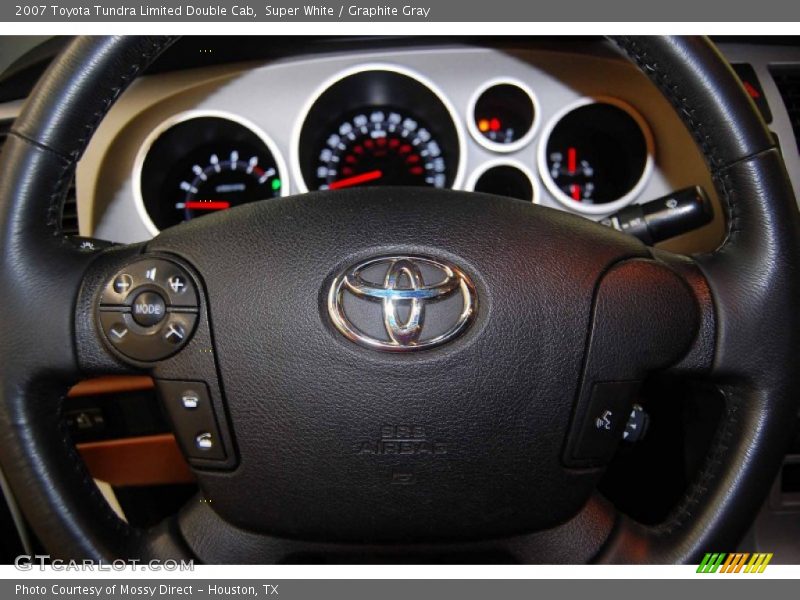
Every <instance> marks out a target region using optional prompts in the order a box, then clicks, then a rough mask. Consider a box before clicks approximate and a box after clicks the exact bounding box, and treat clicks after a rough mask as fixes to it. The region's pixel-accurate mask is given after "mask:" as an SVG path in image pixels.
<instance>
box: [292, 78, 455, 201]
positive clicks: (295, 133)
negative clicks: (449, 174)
mask: <svg viewBox="0 0 800 600" xmlns="http://www.w3.org/2000/svg"><path fill="white" fill-rule="evenodd" d="M370 71H378V72H379V71H389V72H391V73H396V74H398V75H404V76H406V77H409V78H410V79H413V80H415V81H416V82H417V83H419V84H420V85H422V86H423V87H425V88H427V89H428V91H430V92H431V93H432V94H433V95H434V96H436V98H437V99H438V100H439V101H440V102H441V103H442V105H443V106H444V108H445V110H446V111H447V113H448V114H449V115H450V120H451V122H452V124H453V128H454V129H455V132H456V140H457V143H458V163H457V164H456V168H455V174H454V176H453V183H452V185H451V186H450V188H449V189H453V190H460V189H464V188H463V187H462V186H463V182H464V172H465V170H466V154H467V143H466V139H465V137H464V128H463V127H462V125H461V120H460V117H459V115H458V112H457V111H456V109H455V106H454V105H453V103H452V102H451V101H450V99H449V98H448V97H447V96H446V95H445V93H444V92H443V91H442V90H441V88H439V87H438V86H437V85H436V84H435V83H433V81H432V80H431V79H429V78H428V77H426V76H425V75H423V74H422V73H420V72H419V71H417V70H415V69H411V68H409V67H406V66H402V65H397V64H393V63H383V62H370V63H360V64H357V65H353V66H350V67H347V68H346V69H341V70H339V71H337V72H336V73H334V74H333V75H332V76H330V77H329V78H327V79H326V80H325V81H323V82H322V84H321V85H319V86H318V87H317V88H316V89H315V90H314V92H313V93H312V94H311V95H310V96H309V97H308V99H307V100H306V103H305V104H304V105H303V108H302V109H301V110H300V112H299V113H298V116H297V119H296V120H295V123H294V127H293V128H292V134H291V139H290V144H291V148H290V158H289V160H290V163H291V169H292V177H293V178H294V181H295V186H296V187H297V191H298V192H299V193H307V192H308V191H309V188H308V185H307V183H306V181H305V178H304V177H303V169H302V165H301V164H300V136H301V134H302V131H303V126H304V125H305V123H306V120H307V119H308V116H309V114H310V112H311V109H312V108H313V107H314V105H315V104H316V103H317V101H318V100H319V99H320V97H321V96H322V95H323V94H324V93H325V92H326V91H328V89H330V88H331V87H333V86H334V85H336V84H337V83H339V82H340V81H342V80H344V79H346V78H348V77H350V76H352V75H358V74H360V73H366V72H370ZM403 109H404V110H413V107H411V108H406V107H404V108H403Z"/></svg>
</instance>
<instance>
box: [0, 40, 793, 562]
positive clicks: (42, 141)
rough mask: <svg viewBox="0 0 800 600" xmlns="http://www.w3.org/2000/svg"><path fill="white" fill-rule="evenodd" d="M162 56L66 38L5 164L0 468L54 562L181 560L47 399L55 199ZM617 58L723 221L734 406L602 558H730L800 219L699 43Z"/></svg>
mask: <svg viewBox="0 0 800 600" xmlns="http://www.w3.org/2000/svg"><path fill="white" fill-rule="evenodd" d="M168 43H169V40H167V39H152V38H142V39H133V38H126V39H122V40H114V39H80V40H78V41H76V42H75V43H74V44H72V45H71V46H70V47H69V48H68V49H67V50H66V52H65V54H64V55H63V56H62V57H61V58H60V59H59V61H57V63H56V64H55V65H54V67H53V68H52V69H51V70H50V71H49V72H48V74H47V75H46V77H45V79H44V81H43V82H42V83H41V84H40V86H39V87H38V88H37V90H36V91H35V92H34V95H33V98H32V100H31V101H30V102H29V104H28V105H27V106H26V108H25V110H24V111H23V114H22V116H21V118H20V119H19V121H18V122H17V123H16V124H15V126H14V129H13V130H12V131H13V133H12V136H11V137H10V141H9V144H8V146H7V147H6V149H5V150H4V152H3V156H2V163H1V164H0V168H2V170H3V178H2V183H0V186H1V187H0V209H1V210H0V257H1V258H0V267H1V270H0V282H2V285H3V286H4V289H6V290H7V294H8V300H7V307H8V311H7V315H11V318H8V316H6V317H4V319H2V320H0V353H1V356H0V358H2V364H3V367H2V371H0V377H1V378H2V387H1V388H0V389H1V390H2V398H0V426H2V431H3V444H2V448H0V461H1V462H2V466H3V469H4V472H5V473H6V474H7V476H8V477H9V480H10V482H11V484H12V487H13V489H14V492H15V494H16V495H17V497H18V498H19V499H20V501H21V503H22V506H23V509H24V510H25V512H26V515H27V516H28V517H29V518H30V519H31V521H32V523H33V525H34V527H35V528H36V531H37V534H38V535H39V536H40V537H41V538H42V540H43V541H44V542H45V544H46V545H47V546H48V548H49V549H50V550H51V552H53V553H54V554H58V555H61V556H74V557H83V556H88V557H94V558H99V557H105V558H111V557H116V556H129V555H138V556H148V555H154V554H160V555H166V554H176V555H181V554H183V553H184V552H186V549H185V548H184V547H183V546H182V544H181V542H180V541H179V540H178V537H177V536H176V535H175V531H174V530H170V528H169V527H167V528H166V529H163V530H155V531H151V532H146V533H141V532H135V531H132V530H130V529H128V528H126V527H125V526H124V524H122V523H121V522H120V521H119V520H118V519H116V518H115V517H113V515H111V514H110V512H109V511H108V508H107V507H106V506H105V505H104V503H103V502H102V501H101V500H100V499H99V497H98V495H97V493H96V491H95V490H94V488H93V486H92V484H91V482H90V481H89V480H88V479H87V476H86V473H85V470H84V469H83V468H82V466H81V465H80V463H79V462H77V461H75V460H74V455H73V454H70V450H69V447H70V445H69V443H68V441H67V440H65V439H64V438H63V436H62V435H61V432H60V431H59V430H58V428H57V422H56V414H57V413H56V411H57V408H58V399H59V396H60V395H61V394H63V392H64V390H65V386H66V384H67V383H68V382H69V381H70V380H71V378H72V377H74V376H75V371H76V362H75V353H74V350H73V349H72V348H71V337H70V336H71V322H72V316H71V314H69V313H70V312H71V310H72V309H73V308H74V302H75V297H76V295H77V289H78V286H79V284H80V278H81V275H82V273H83V272H84V270H85V269H86V268H88V267H87V259H86V258H85V257H84V256H83V255H77V254H75V253H74V252H73V251H72V250H71V249H68V248H67V247H66V246H65V245H63V244H62V242H61V240H60V239H59V236H58V233H59V232H58V231H57V215H58V213H59V206H60V203H61V201H62V200H63V194H64V192H65V189H64V188H65V185H66V182H67V181H68V178H69V177H70V176H71V174H72V168H73V167H74V161H75V160H76V159H77V158H78V157H79V156H80V154H81V152H82V151H83V147H84V145H85V143H86V142H87V141H88V138H89V136H90V135H91V133H92V132H93V130H94V128H95V127H96V126H97V124H98V123H99V121H100V120H101V119H102V117H103V115H104V112H105V111H106V110H107V109H108V107H109V106H110V105H111V104H112V103H113V102H114V100H115V99H116V98H117V97H118V95H119V94H120V93H121V92H122V91H123V90H124V88H125V87H126V86H127V84H128V83H130V81H131V80H132V79H133V78H134V77H135V76H136V74H137V72H138V71H139V70H141V68H143V67H144V66H145V65H146V63H147V61H148V60H150V59H152V57H154V56H155V55H157V54H158V52H159V51H160V49H161V48H163V47H164V46H165V45H166V44H168ZM618 43H619V44H620V46H621V47H622V48H623V49H624V50H625V51H626V52H627V53H628V54H629V55H630V56H631V58H632V60H634V61H635V62H636V63H637V64H638V65H639V66H640V67H641V68H642V69H643V70H644V71H645V72H646V73H647V74H648V75H649V76H650V77H651V78H652V79H653V81H654V82H655V83H656V85H658V86H659V88H660V89H661V90H662V91H663V92H664V93H665V95H666V96H667V97H668V98H669V99H670V100H671V101H672V103H673V104H674V105H675V107H676V110H677V111H678V112H679V113H680V114H681V116H682V118H683V119H684V121H685V122H686V124H687V127H688V128H689V129H690V131H691V132H692V134H693V135H694V136H695V139H696V140H697V141H698V144H699V145H700V147H701V149H702V150H703V152H704V154H705V156H706V159H707V161H708V163H709V166H710V168H711V170H712V172H713V174H714V176H715V181H716V182H717V187H718V192H719V193H720V196H721V198H722V199H723V203H724V204H725V205H726V208H727V210H728V217H729V234H728V236H727V239H726V242H725V244H724V246H723V247H722V248H721V249H720V250H718V251H717V252H715V253H714V254H712V255H709V256H704V257H699V258H698V263H699V265H700V266H701V268H702V271H703V273H704V274H705V275H706V277H707V279H708V283H709V287H710V289H711V290H712V293H713V296H714V301H715V306H716V311H717V314H716V323H717V328H718V329H717V343H718V348H717V352H716V355H715V359H714V368H713V371H712V374H711V376H712V377H713V378H714V379H715V381H716V382H717V383H718V384H719V385H720V387H721V388H722V389H723V391H724V392H725V394H726V398H727V402H728V404H727V411H726V419H725V421H724V423H723V424H722V427H721V430H720V433H719V437H718V441H717V443H716V445H715V446H714V448H713V449H712V452H711V454H710V456H709V460H708V464H707V467H706V468H705V469H704V470H703V472H702V475H701V478H700V479H699V481H698V482H697V483H696V485H695V486H694V487H693V488H692V489H691V490H690V492H689V493H688V495H687V497H686V498H685V500H684V502H682V503H681V505H680V506H679V507H678V509H677V510H676V512H675V514H674V515H673V516H672V518H670V519H669V521H668V522H666V523H664V524H663V525H662V526H660V527H656V528H644V527H642V526H640V525H637V524H633V523H629V522H627V521H623V524H622V526H621V527H620V528H619V534H618V535H617V536H616V537H615V538H614V539H613V540H612V542H611V543H610V544H609V545H608V546H607V548H606V551H605V553H604V554H602V555H601V556H600V559H601V560H606V561H613V562H618V561H626V562H628V561H633V562H643V561H648V562H682V561H691V560H695V559H696V558H697V556H698V554H699V553H701V552H703V551H706V550H708V549H709V548H712V549H720V548H724V547H729V546H730V545H731V544H733V543H734V542H735V540H736V539H737V538H738V536H739V535H740V534H741V532H742V531H743V530H744V529H745V527H746V526H747V524H748V523H749V520H750V518H751V517H752V515H753V514H754V511H755V508H756V507H757V506H758V504H759V503H760V501H761V499H762V497H763V495H764V493H765V492H766V490H767V488H768V484H769V482H770V481H771V478H772V476H773V474H774V471H775V469H776V468H777V466H778V464H779V460H780V457H781V452H782V450H783V442H784V441H785V439H786V437H787V435H788V431H789V427H790V426H791V422H792V421H791V420H790V419H789V418H787V417H788V415H790V414H793V411H795V410H796V407H797V401H796V399H795V398H794V397H793V395H792V392H793V391H794V390H795V389H797V384H798V383H799V382H798V381H797V378H798V372H800V370H798V368H797V367H798V365H797V358H796V356H795V354H796V348H797V347H798V344H797V342H798V341H799V340H798V339H797V336H798V334H799V332H800V327H798V325H800V324H798V322H797V319H798V317H797V315H796V312H797V311H796V310H795V309H796V305H797V300H798V298H799V297H800V294H798V282H799V281H800V278H799V277H798V273H797V257H798V250H799V248H798V217H797V208H796V204H795V201H794V198H793V195H792V191H791V187H790V185H789V183H788V180H787V177H786V173H785V171H784V169H783V166H782V164H781V162H780V159H779V157H778V154H777V152H775V151H774V150H772V149H771V144H772V142H771V139H770V138H769V135H768V132H767V131H766V129H765V127H764V125H763V123H762V122H761V120H760V117H759V116H758V115H757V113H756V111H755V110H754V109H753V106H752V103H751V101H750V100H749V99H748V98H747V96H746V95H745V94H744V92H743V91H742V89H741V85H740V84H739V83H738V80H736V79H735V77H734V76H733V75H732V73H731V72H730V70H729V69H728V68H727V67H725V66H724V65H723V64H722V63H721V61H720V59H719V56H718V55H717V54H716V51H715V50H714V49H713V48H712V47H711V46H710V44H709V42H707V41H706V40H704V39H701V38H690V39H676V38H668V39H662V38H621V39H619V40H618ZM296 251H297V252H298V253H299V254H302V249H301V248H299V247H298V248H297V249H296ZM301 258H304V259H307V258H308V257H302V256H301ZM512 264H513V263H512ZM31 332H35V335H31ZM465 339H466V338H465ZM186 523H191V520H187V521H185V522H184V524H186ZM602 530H603V528H602V527H600V528H593V527H589V528H587V529H586V531H593V532H595V533H598V532H600V533H598V535H604V534H603V533H602ZM195 533H196V532H195ZM576 539H578V540H579V539H581V536H580V535H578V536H571V537H570V538H569V540H566V539H565V543H575V540H576ZM206 547H207V546H206ZM224 558H225V556H219V557H218V558H217V559H218V560H224Z"/></svg>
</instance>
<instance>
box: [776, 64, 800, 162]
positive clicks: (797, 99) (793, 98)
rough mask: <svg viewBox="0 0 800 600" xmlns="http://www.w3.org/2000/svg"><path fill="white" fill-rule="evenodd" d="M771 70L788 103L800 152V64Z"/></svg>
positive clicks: (787, 107)
mask: <svg viewBox="0 0 800 600" xmlns="http://www.w3.org/2000/svg"><path fill="white" fill-rule="evenodd" d="M770 72H771V73H772V78H773V79H774V80H775V84H776V85H777V86H778V90H779V91H780V93H781V97H782V98H783V103H784V104H785V105H786V112H787V113H789V120H790V121H791V122H792V129H793V130H794V139H795V142H796V143H797V149H798V151H799V152H800V65H787V66H783V65H781V66H775V67H771V68H770Z"/></svg>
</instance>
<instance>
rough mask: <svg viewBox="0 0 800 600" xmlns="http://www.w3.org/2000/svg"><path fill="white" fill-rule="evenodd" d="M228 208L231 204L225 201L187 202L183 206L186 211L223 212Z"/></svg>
mask: <svg viewBox="0 0 800 600" xmlns="http://www.w3.org/2000/svg"><path fill="white" fill-rule="evenodd" d="M230 207H231V203H230V202H228V201H226V200H189V201H187V202H186V204H185V205H184V208H187V209H188V210H223V209H226V208H230Z"/></svg>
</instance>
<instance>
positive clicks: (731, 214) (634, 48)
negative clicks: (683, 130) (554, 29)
mask: <svg viewBox="0 0 800 600" xmlns="http://www.w3.org/2000/svg"><path fill="white" fill-rule="evenodd" d="M614 39H615V41H616V42H617V45H618V46H619V47H620V48H621V49H622V50H623V51H624V52H625V53H626V54H627V56H628V57H629V58H630V59H631V60H632V61H633V62H635V63H636V65H637V66H638V67H639V68H640V69H641V70H642V71H643V72H644V73H645V74H647V75H648V77H649V79H650V80H651V81H652V82H653V83H654V84H655V85H656V86H657V87H658V88H659V89H660V90H661V92H662V93H663V94H664V96H665V97H666V98H667V100H669V102H670V103H671V104H672V105H673V107H675V109H676V110H677V112H678V115H679V116H680V117H681V120H682V121H683V122H684V124H685V125H686V127H688V128H689V131H690V132H691V133H692V135H693V137H694V138H695V140H696V141H697V143H698V145H699V147H700V150H701V152H702V153H703V154H704V155H705V156H706V157H707V159H708V161H709V167H710V170H711V174H712V179H713V181H714V182H715V183H716V184H717V189H718V191H720V192H721V196H722V198H723V199H724V201H725V206H726V211H727V217H728V219H727V220H728V223H727V226H726V233H725V239H724V240H723V241H722V243H721V244H720V246H719V247H718V248H717V249H715V250H714V251H712V252H711V253H710V255H712V256H713V255H715V254H719V253H722V252H724V251H725V249H726V248H727V247H728V245H729V244H730V243H731V242H732V241H733V240H734V239H735V238H736V236H737V234H738V233H739V231H740V229H739V216H740V215H739V210H738V205H737V203H736V201H735V198H734V196H733V193H732V190H731V186H730V178H731V175H730V171H729V169H730V167H731V166H733V165H724V164H723V162H722V160H721V159H720V158H719V156H718V154H717V147H716V145H714V144H713V143H709V137H708V136H707V135H706V134H705V132H704V125H703V123H702V122H700V121H698V120H696V119H695V118H694V116H693V115H694V113H695V109H694V108H692V107H691V106H690V105H689V103H688V102H687V100H686V98H685V97H683V96H682V95H680V94H679V92H678V90H679V85H677V84H675V83H673V82H672V81H671V79H670V77H669V75H668V74H666V73H664V72H663V71H661V70H660V69H659V67H658V64H657V63H656V62H654V61H652V60H651V59H650V57H649V56H648V54H647V51H646V50H641V49H640V47H639V44H637V43H636V41H635V40H632V39H631V38H630V37H628V36H619V37H616V38H614ZM734 164H736V163H734ZM718 389H719V390H720V392H722V394H723V396H724V398H725V417H724V418H723V420H722V423H721V425H720V428H719V430H718V432H717V434H716V435H715V436H714V441H713V443H712V446H711V448H710V450H709V452H708V455H707V458H706V460H705V461H704V464H703V467H702V469H701V471H700V473H699V474H698V477H697V479H696V480H695V481H694V482H692V483H691V484H690V486H689V489H688V490H687V491H686V492H685V493H684V496H683V498H682V499H681V501H680V502H679V503H678V505H677V506H676V507H675V508H674V510H673V511H672V513H671V514H670V516H669V517H668V518H667V519H666V520H665V521H664V522H663V523H660V524H658V525H656V526H653V527H650V528H649V529H650V531H652V532H653V533H654V534H655V535H657V536H659V537H666V536H668V535H670V534H672V533H673V532H674V531H676V530H678V529H680V528H681V527H683V525H684V524H685V523H686V522H687V520H689V519H690V518H691V517H692V515H693V514H694V513H693V510H694V508H695V507H696V506H697V505H698V504H699V503H700V501H701V499H702V498H703V496H704V495H705V494H706V493H707V492H708V488H709V486H710V484H711V482H712V481H713V480H714V479H716V478H717V477H718V476H719V474H720V465H722V463H723V461H722V457H723V455H724V454H725V452H726V451H727V450H728V448H729V443H730V439H731V436H732V435H733V426H734V424H735V423H736V422H737V415H738V412H739V403H738V399H737V397H736V396H735V395H734V394H733V393H732V391H731V390H729V389H725V388H722V387H719V388H718Z"/></svg>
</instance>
